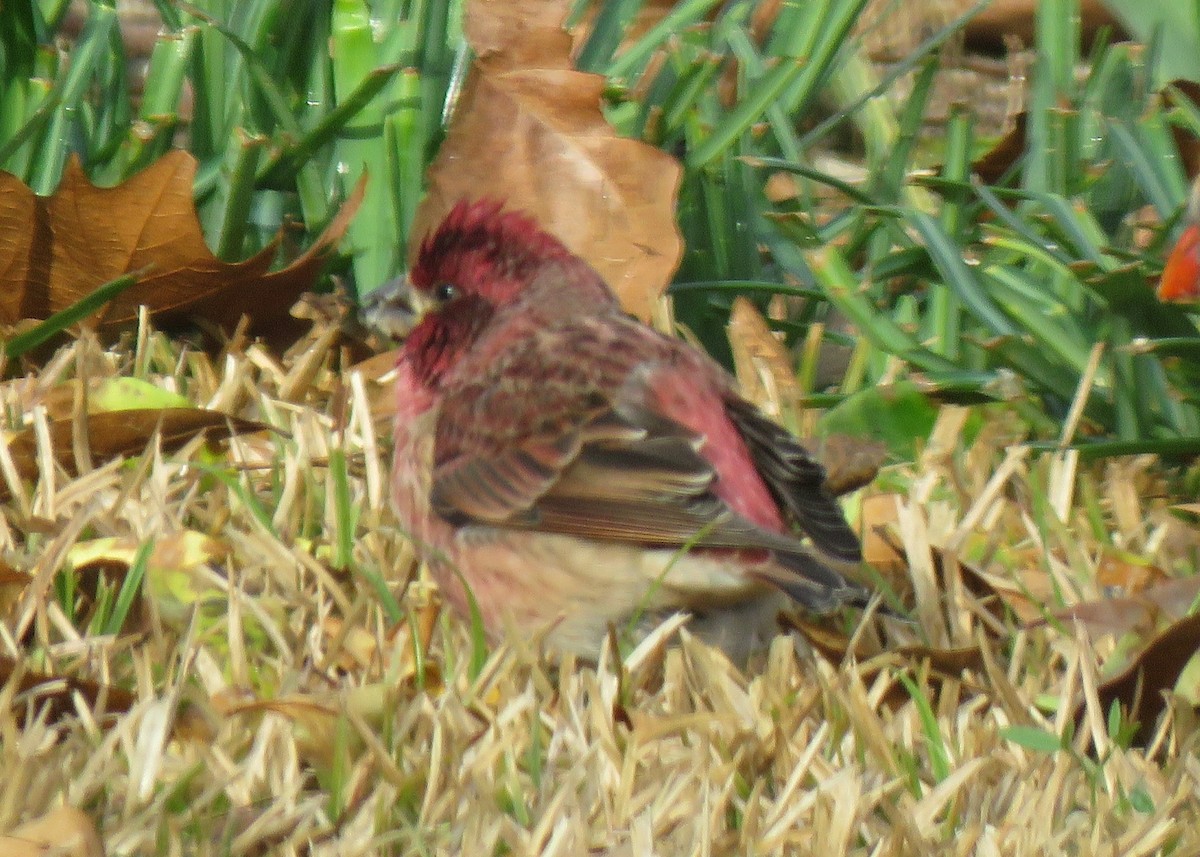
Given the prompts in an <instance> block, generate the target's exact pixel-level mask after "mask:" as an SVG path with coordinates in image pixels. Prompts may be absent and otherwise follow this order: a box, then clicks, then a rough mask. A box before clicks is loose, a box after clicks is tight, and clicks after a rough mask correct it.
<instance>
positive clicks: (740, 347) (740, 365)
mask: <svg viewBox="0 0 1200 857" xmlns="http://www.w3.org/2000/svg"><path fill="white" fill-rule="evenodd" d="M728 336H729V345H730V348H731V349H732V350H733V365H734V370H735V371H736V372H737V379H738V384H739V385H740V386H741V388H742V394H743V395H744V396H745V397H746V398H747V399H749V400H750V401H751V402H753V403H754V404H756V405H758V406H759V407H760V408H762V409H763V410H764V411H766V412H767V413H769V414H771V415H772V416H774V417H779V416H782V415H784V414H794V413H795V412H796V408H797V407H798V406H799V402H800V385H799V384H798V383H797V382H796V373H795V371H794V370H793V368H792V359H791V356H790V355H789V354H788V352H787V349H786V348H784V346H783V343H782V342H780V341H779V340H778V339H776V338H775V334H774V333H772V331H771V327H770V325H768V324H767V321H766V319H764V318H763V317H762V313H760V312H759V311H758V308H757V307H756V306H754V304H752V303H751V302H750V301H749V300H747V299H746V298H744V297H737V298H734V301H733V307H732V309H731V310H730V313H729V329H728Z"/></svg>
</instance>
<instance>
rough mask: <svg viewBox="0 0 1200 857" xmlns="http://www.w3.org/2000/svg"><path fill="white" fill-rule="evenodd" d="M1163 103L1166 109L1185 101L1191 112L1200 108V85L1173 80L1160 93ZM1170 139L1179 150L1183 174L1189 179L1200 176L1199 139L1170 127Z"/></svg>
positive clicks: (1180, 128)
mask: <svg viewBox="0 0 1200 857" xmlns="http://www.w3.org/2000/svg"><path fill="white" fill-rule="evenodd" d="M1162 98H1163V101H1165V102H1166V104H1167V106H1168V107H1174V106H1176V105H1177V102H1178V101H1180V100H1182V99H1186V100H1188V101H1190V102H1191V103H1190V104H1189V105H1187V106H1188V107H1190V108H1192V109H1193V110H1194V109H1196V108H1197V107H1200V83H1196V82H1195V81H1193V80H1173V81H1171V82H1170V83H1169V84H1167V86H1166V87H1164V88H1163V91H1162ZM1171 137H1172V138H1173V139H1174V140H1175V148H1177V149H1178V150H1179V159H1180V160H1181V161H1183V171H1184V174H1185V175H1186V176H1187V177H1188V178H1189V179H1194V178H1196V176H1197V175H1200V138H1198V137H1197V136H1196V135H1195V134H1193V133H1192V132H1191V131H1189V130H1187V129H1185V128H1182V127H1180V126H1179V125H1174V124H1172V125H1171Z"/></svg>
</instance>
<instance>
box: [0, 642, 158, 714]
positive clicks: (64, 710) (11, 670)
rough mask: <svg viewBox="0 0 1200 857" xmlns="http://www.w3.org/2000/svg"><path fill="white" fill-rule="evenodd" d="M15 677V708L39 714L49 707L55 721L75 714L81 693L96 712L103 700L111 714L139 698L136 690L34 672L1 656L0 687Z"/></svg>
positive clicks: (126, 709) (86, 702) (124, 710)
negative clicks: (135, 695)
mask: <svg viewBox="0 0 1200 857" xmlns="http://www.w3.org/2000/svg"><path fill="white" fill-rule="evenodd" d="M13 680H16V682H17V694H16V696H15V697H14V706H13V707H14V710H16V711H18V712H20V713H22V714H23V713H26V712H28V713H30V714H32V715H36V712H38V711H40V710H42V709H48V711H47V714H48V717H49V720H50V722H52V723H53V722H55V721H57V720H59V719H60V718H62V717H65V716H68V715H70V714H72V713H74V711H75V697H76V696H79V697H80V698H81V699H82V700H83V702H84V703H85V704H86V705H87V707H88V708H89V709H91V710H92V711H93V712H94V711H95V710H96V707H97V705H98V704H99V703H100V700H101V699H103V700H104V711H106V712H108V713H109V714H123V713H125V712H127V711H128V710H129V709H130V708H132V707H133V703H134V702H135V701H136V698H135V697H134V695H133V694H132V693H130V692H129V691H127V690H122V689H121V688H119V687H112V686H111V685H104V684H100V683H99V682H95V681H92V680H91V679H86V678H76V677H72V676H61V675H46V674H44V673H38V672H33V671H31V670H27V669H24V668H23V666H22V665H21V664H20V663H19V662H17V661H15V660H13V659H12V658H10V657H8V656H6V655H0V686H4V685H7V684H8V683H9V682H11V681H13Z"/></svg>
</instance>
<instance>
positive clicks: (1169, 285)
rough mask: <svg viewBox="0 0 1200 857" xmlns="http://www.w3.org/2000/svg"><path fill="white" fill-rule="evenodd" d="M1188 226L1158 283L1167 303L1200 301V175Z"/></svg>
mask: <svg viewBox="0 0 1200 857" xmlns="http://www.w3.org/2000/svg"><path fill="white" fill-rule="evenodd" d="M1184 224H1185V225H1184V229H1183V232H1182V233H1181V234H1180V236H1179V238H1178V240H1177V241H1176V242H1175V245H1174V246H1173V247H1172V249H1171V252H1170V254H1168V256H1167V262H1166V265H1165V266H1164V267H1163V272H1162V277H1161V279H1160V280H1159V282H1158V299H1159V300H1160V301H1164V302H1167V303H1194V302H1195V301H1197V300H1198V299H1200V176H1198V177H1197V178H1196V180H1195V181H1194V182H1193V183H1192V189H1191V193H1190V194H1189V195H1188V202H1187V209H1186V211H1185V212H1184Z"/></svg>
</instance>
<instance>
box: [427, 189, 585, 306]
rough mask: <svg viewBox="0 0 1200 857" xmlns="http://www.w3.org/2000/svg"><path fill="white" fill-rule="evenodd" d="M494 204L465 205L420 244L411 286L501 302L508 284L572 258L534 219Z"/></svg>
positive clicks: (484, 201)
mask: <svg viewBox="0 0 1200 857" xmlns="http://www.w3.org/2000/svg"><path fill="white" fill-rule="evenodd" d="M503 209H504V203H503V202H501V201H498V200H494V199H481V200H476V201H468V200H461V201H459V202H458V203H456V204H455V206H454V208H452V209H450V213H449V214H447V215H446V219H445V220H443V221H442V223H441V225H440V226H438V228H437V229H435V230H434V231H433V232H432V233H431V234H430V235H429V236H427V237H426V238H425V240H424V241H422V242H421V249H420V251H419V252H418V254H417V263H416V265H414V266H413V269H412V271H411V272H410V274H409V279H410V281H411V283H412V284H413V286H415V287H416V288H418V289H423V290H428V289H432V288H434V287H436V286H438V285H440V284H442V283H453V284H455V285H457V286H459V287H460V288H461V289H463V290H464V291H465V292H468V293H476V294H480V295H482V296H485V297H493V296H495V297H501V296H502V295H501V293H503V292H505V291H506V289H505V288H504V287H505V286H506V285H510V284H513V283H521V282H524V280H525V279H526V278H527V277H528V276H530V275H531V274H532V273H533V272H535V271H536V270H537V269H538V268H539V267H540V266H541V265H542V263H544V262H545V261H547V260H550V259H563V258H570V256H571V253H570V251H569V250H567V248H566V247H564V246H563V244H562V242H560V241H559V240H558V239H557V238H555V237H554V236H552V235H550V234H548V233H546V232H544V231H543V230H542V229H541V227H539V226H538V224H537V223H536V221H534V220H533V218H531V217H529V216H528V215H526V214H522V213H520V212H515V211H507V212H506V211H504V210H503Z"/></svg>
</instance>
